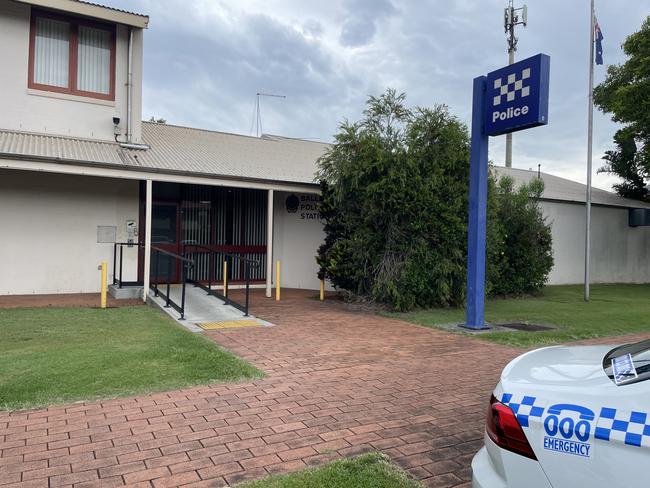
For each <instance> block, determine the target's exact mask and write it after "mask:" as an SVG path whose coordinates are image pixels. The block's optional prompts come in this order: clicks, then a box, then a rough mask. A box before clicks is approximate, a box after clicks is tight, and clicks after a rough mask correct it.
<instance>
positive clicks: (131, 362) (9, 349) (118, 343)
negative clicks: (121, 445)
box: [0, 306, 262, 410]
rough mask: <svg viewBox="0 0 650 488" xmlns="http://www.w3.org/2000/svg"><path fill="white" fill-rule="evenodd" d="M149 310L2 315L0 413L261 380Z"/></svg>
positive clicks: (19, 311) (18, 311)
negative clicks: (211, 384) (214, 384)
mask: <svg viewBox="0 0 650 488" xmlns="http://www.w3.org/2000/svg"><path fill="white" fill-rule="evenodd" d="M261 374H262V373H261V372H260V371H258V370H257V369H255V368H254V367H253V366H252V365H251V364H249V363H247V362H245V361H242V360H241V359H239V358H237V357H236V356H234V355H233V354H231V353H229V352H227V351H225V350H224V349H221V348H220V347H218V346H216V345H215V344H214V343H213V342H211V341H209V340H207V339H205V338H204V337H202V336H201V335H199V334H193V333H191V332H189V331H187V330H185V329H184V328H183V327H181V326H179V325H177V324H176V323H175V322H174V321H172V320H171V319H170V318H169V317H167V316H166V315H165V314H164V313H163V312H161V311H159V310H155V309H153V308H150V307H145V306H140V307H137V306H136V307H124V308H109V309H105V310H101V309H90V308H24V309H5V310H0V409H3V410H6V409H22V408H32V407H41V406H46V405H53V404H60V403H66V402H72V401H77V400H93V399H98V398H112V397H119V396H127V395H134V394H142V393H149V392H154V391H164V390H171V389H175V388H181V387H186V386H190V385H198V384H208V383H214V382H228V381H236V380H240V379H246V378H253V377H259V376H261Z"/></svg>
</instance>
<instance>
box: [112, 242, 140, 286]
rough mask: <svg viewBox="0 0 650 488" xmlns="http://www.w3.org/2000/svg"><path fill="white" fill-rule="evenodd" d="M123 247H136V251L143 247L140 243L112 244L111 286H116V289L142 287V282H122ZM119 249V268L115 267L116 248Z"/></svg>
mask: <svg viewBox="0 0 650 488" xmlns="http://www.w3.org/2000/svg"><path fill="white" fill-rule="evenodd" d="M124 246H126V247H137V248H138V250H139V249H140V248H141V247H144V244H142V243H141V242H115V243H113V285H117V286H118V288H122V287H123V286H142V284H143V283H142V281H137V280H136V281H124V280H123V279H122V276H123V275H122V273H123V270H124V268H123V266H122V263H123V262H124ZM118 247H119V248H120V252H119V256H120V264H119V267H118V265H117V256H118V252H117V248H118Z"/></svg>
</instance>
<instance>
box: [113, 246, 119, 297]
mask: <svg viewBox="0 0 650 488" xmlns="http://www.w3.org/2000/svg"><path fill="white" fill-rule="evenodd" d="M116 270H117V242H114V243H113V284H114V285H115V284H117V273H116ZM120 288H121V287H120Z"/></svg>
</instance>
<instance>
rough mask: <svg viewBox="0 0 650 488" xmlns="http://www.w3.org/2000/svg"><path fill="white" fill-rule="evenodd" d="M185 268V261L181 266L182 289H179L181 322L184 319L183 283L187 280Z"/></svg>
mask: <svg viewBox="0 0 650 488" xmlns="http://www.w3.org/2000/svg"><path fill="white" fill-rule="evenodd" d="M187 266H188V265H187V261H183V263H182V266H181V268H182V271H181V273H182V274H183V276H182V277H181V278H182V281H183V284H182V288H181V320H183V319H184V318H185V281H186V278H187V276H186V275H187Z"/></svg>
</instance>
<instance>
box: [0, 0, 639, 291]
mask: <svg viewBox="0 0 650 488" xmlns="http://www.w3.org/2000/svg"><path fill="white" fill-rule="evenodd" d="M148 21H149V19H148V17H147V16H144V15H140V14H136V13H131V12H125V11H121V10H116V9H112V8H107V7H102V6H99V5H96V4H89V3H83V2H78V1H74V0H33V1H28V0H0V59H2V60H3V63H4V66H3V70H2V72H3V76H2V90H1V91H0V106H1V107H2V110H0V229H1V232H2V234H1V235H2V238H1V239H0V295H20V294H62V293H90V292H93V293H94V292H98V291H99V289H100V284H101V283H100V275H99V273H98V271H97V266H98V265H99V264H100V263H101V262H102V261H106V262H108V263H109V268H108V275H109V276H108V281H109V282H112V281H114V279H115V278H118V276H117V273H118V272H119V279H120V282H123V283H128V284H130V285H132V286H133V287H134V288H136V289H138V290H140V291H139V293H140V294H141V295H140V296H144V293H145V290H147V289H148V285H149V284H150V283H151V281H152V279H153V280H156V279H158V278H163V279H165V280H167V281H172V282H175V281H178V280H180V279H181V275H182V273H183V266H182V261H180V260H178V259H176V258H173V256H183V255H186V254H187V246H195V247H194V248H192V249H193V250H194V251H197V249H200V250H201V252H199V253H198V254H201V253H203V254H205V253H209V252H221V253H224V254H225V253H228V254H235V255H239V256H242V257H246V258H247V259H249V260H251V261H255V262H257V263H259V266H257V267H255V268H254V269H251V270H250V276H248V278H249V279H250V281H251V282H252V283H253V285H254V286H259V287H266V288H267V291H268V292H270V289H271V287H272V286H273V283H274V280H275V263H276V262H277V261H280V262H281V264H282V268H281V269H282V279H281V281H282V285H283V286H284V287H289V288H303V289H314V290H316V289H318V288H319V281H318V278H317V265H316V261H315V255H316V253H317V249H318V246H319V245H320V244H321V242H322V241H323V237H324V234H323V228H322V227H323V226H322V222H321V221H320V219H319V215H318V210H317V205H318V198H319V185H318V183H317V181H316V180H315V174H316V166H317V160H318V158H319V157H320V156H321V155H322V154H323V153H324V152H325V151H326V150H327V147H328V146H327V145H326V144H322V143H317V142H310V141H304V140H297V139H290V138H284V137H277V136H268V135H265V136H262V137H259V138H257V137H246V136H241V135H235V134H228V133H223V132H214V131H208V130H203V129H197V128H187V127H179V126H174V125H168V124H159V123H152V122H141V116H142V53H143V50H142V45H143V32H144V30H145V29H146V28H147V25H148ZM509 171H510V172H511V173H512V175H513V176H514V177H515V179H516V180H518V181H522V182H523V181H526V180H527V179H529V178H531V177H534V176H535V175H536V173H532V172H528V171H519V170H509ZM542 177H543V178H544V179H545V180H547V179H548V181H547V184H548V187H547V193H546V194H545V201H544V208H545V211H546V212H547V213H548V215H549V218H550V219H551V222H552V223H553V237H554V246H555V255H556V258H555V259H556V266H555V269H554V270H553V273H552V274H551V282H552V283H578V282H580V277H581V257H582V254H581V251H579V249H577V248H576V245H577V243H580V242H581V239H582V236H583V235H584V234H583V233H582V232H583V229H584V218H583V216H584V203H583V200H582V201H581V199H580V197H579V196H578V195H579V194H580V193H581V192H582V195H584V191H582V188H579V187H581V186H582V185H579V184H577V183H574V182H569V181H568V180H563V179H561V178H556V177H551V176H550V175H542ZM599 195H600V196H599ZM599 198H600V200H599ZM594 203H595V207H594V230H595V231H596V230H597V229H598V228H602V229H603V233H602V242H600V241H598V242H596V240H597V239H598V238H597V237H595V242H594V250H593V262H594V268H595V269H594V272H593V273H592V276H594V279H595V281H617V282H646V281H648V272H649V271H650V253H649V252H648V246H647V245H646V243H647V242H648V241H649V238H650V234H648V232H647V229H648V228H647V227H631V226H629V225H628V212H629V209H630V208H640V207H643V208H647V207H648V206H646V205H643V204H639V203H637V202H630V201H627V200H624V199H621V198H618V197H617V196H615V195H613V194H611V193H608V192H602V193H599V192H595V195H594ZM432 218H435V216H432ZM599 219H601V220H600V221H599ZM649 221H650V220H649ZM153 248H156V249H159V250H162V251H164V252H161V253H158V254H157V256H158V257H157V258H156V259H157V261H158V262H155V263H154V258H152V253H151V250H152V249H153ZM192 259H193V260H194V261H195V264H196V270H195V273H196V274H195V278H196V279H197V280H200V281H201V282H206V281H211V282H212V283H215V282H219V281H220V280H222V279H223V272H224V271H223V269H222V267H221V264H220V263H217V262H214V261H213V262H208V261H206V260H205V259H202V258H200V256H197V255H194V256H193V257H192ZM118 262H119V263H120V264H121V265H120V266H119V270H118V267H117V263H118ZM154 269H155V270H157V271H156V272H157V273H158V276H154V275H153V273H154ZM226 273H227V275H228V278H229V279H230V280H231V282H233V283H235V284H236V283H237V282H243V280H244V279H245V276H244V271H243V268H242V267H241V266H239V265H237V264H234V263H233V265H232V266H231V267H230V268H229V269H228V270H227V271H226Z"/></svg>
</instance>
